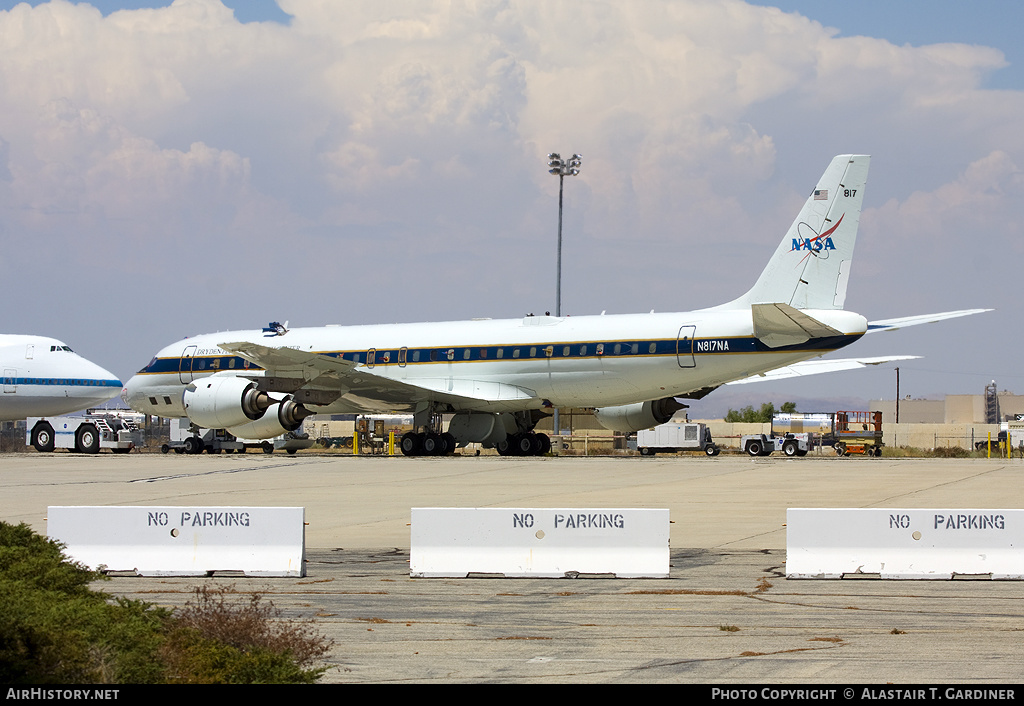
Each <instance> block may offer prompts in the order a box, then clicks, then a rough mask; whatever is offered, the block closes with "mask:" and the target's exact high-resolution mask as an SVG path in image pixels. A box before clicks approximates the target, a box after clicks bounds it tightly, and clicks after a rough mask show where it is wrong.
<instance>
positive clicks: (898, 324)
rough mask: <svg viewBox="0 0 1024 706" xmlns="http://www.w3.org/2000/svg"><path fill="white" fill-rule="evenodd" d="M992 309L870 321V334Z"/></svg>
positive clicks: (962, 310)
mask: <svg viewBox="0 0 1024 706" xmlns="http://www.w3.org/2000/svg"><path fill="white" fill-rule="evenodd" d="M986 311H992V309H961V310H960V311H944V312H942V313H941V314H921V315H920V316H903V317H901V318H898V319H884V320H882V321H869V322H868V333H876V332H878V331H895V330H897V329H901V328H904V327H906V326H917V325H918V324H930V323H934V322H936V321H944V320H946V319H955V318H957V317H958V316H970V315H971V314H981V313H984V312H986Z"/></svg>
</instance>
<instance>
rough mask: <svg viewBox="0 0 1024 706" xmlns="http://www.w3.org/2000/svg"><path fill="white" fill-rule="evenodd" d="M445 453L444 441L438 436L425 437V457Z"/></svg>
mask: <svg viewBox="0 0 1024 706" xmlns="http://www.w3.org/2000/svg"><path fill="white" fill-rule="evenodd" d="M443 453H444V441H443V440H442V439H441V437H440V436H439V435H438V434H426V435H425V436H424V437H423V454H424V455H425V456H440V455H441V454H443Z"/></svg>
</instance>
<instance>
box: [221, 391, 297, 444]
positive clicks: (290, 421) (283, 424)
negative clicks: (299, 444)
mask: <svg viewBox="0 0 1024 706" xmlns="http://www.w3.org/2000/svg"><path fill="white" fill-rule="evenodd" d="M311 414H312V412H310V411H309V410H308V409H306V408H305V407H303V406H302V405H301V404H299V403H298V402H296V401H295V400H293V399H292V398H290V397H289V398H287V399H285V400H284V401H283V402H274V403H273V404H271V405H270V407H269V408H268V409H267V413H266V414H264V415H263V416H262V417H261V418H259V419H257V420H255V421H252V422H248V423H247V424H239V425H238V426H233V427H228V428H227V430H228V431H229V432H231V433H232V434H234V435H235V436H236V437H238V438H239V439H272V438H274V437H275V436H280V435H281V434H284V433H285V432H288V431H295V430H296V429H298V428H299V427H301V426H302V420H303V419H305V418H306V417H308V416H309V415H311Z"/></svg>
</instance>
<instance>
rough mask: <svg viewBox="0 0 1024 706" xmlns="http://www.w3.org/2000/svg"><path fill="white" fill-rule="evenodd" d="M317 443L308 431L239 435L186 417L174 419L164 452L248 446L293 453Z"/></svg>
mask: <svg viewBox="0 0 1024 706" xmlns="http://www.w3.org/2000/svg"><path fill="white" fill-rule="evenodd" d="M313 444H314V441H313V439H311V438H310V437H309V435H308V434H303V433H301V432H299V433H296V432H287V433H285V434H282V435H281V436H276V437H274V438H273V439H239V438H237V437H235V436H234V435H232V434H230V433H228V432H227V431H225V430H224V429H203V428H201V427H196V426H195V425H193V424H192V422H191V421H189V420H188V419H186V418H182V419H172V420H171V431H170V439H169V440H168V442H167V443H165V444H163V445H162V446H161V447H160V450H161V451H162V452H164V453H170V452H171V451H174V452H175V453H179V454H181V453H185V454H201V453H202V452H203V451H205V452H207V453H211V454H219V453H221V452H222V451H223V452H224V453H229V454H230V453H236V452H237V453H240V454H241V453H245V452H246V451H247V450H248V449H260V450H262V451H263V453H266V454H272V453H274V451H275V450H283V451H287V452H288V453H290V454H293V453H295V452H296V451H298V450H299V449H307V448H309V447H310V446H312V445H313Z"/></svg>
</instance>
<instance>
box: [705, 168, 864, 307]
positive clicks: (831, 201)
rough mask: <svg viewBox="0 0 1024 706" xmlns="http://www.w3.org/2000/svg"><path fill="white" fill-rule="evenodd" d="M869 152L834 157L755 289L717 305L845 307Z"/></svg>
mask: <svg viewBox="0 0 1024 706" xmlns="http://www.w3.org/2000/svg"><path fill="white" fill-rule="evenodd" d="M870 160H871V158H870V157H869V156H868V155H852V154H844V155H839V156H838V157H836V158H834V159H833V160H832V163H831V164H829V165H828V169H826V170H825V173H824V174H822V176H821V179H819V180H818V184H817V186H815V187H814V189H813V190H812V191H811V194H810V195H809V196H808V197H807V201H806V202H805V203H804V206H803V208H802V209H801V210H800V214H799V215H798V216H797V217H796V220H795V221H793V225H792V226H790V228H789V231H787V233H786V236H785V237H784V238H783V239H782V242H781V243H780V244H779V247H778V249H777V250H776V251H775V254H774V255H773V256H772V259H771V260H769V261H768V265H767V266H766V267H765V268H764V271H763V272H762V273H761V276H760V277H759V278H758V280H757V283H756V284H754V286H753V288H751V290H750V291H749V292H747V293H746V294H744V295H743V296H742V297H740V298H739V299H736V300H735V301H732V302H730V303H729V304H726V305H724V306H723V307H716V308H729V309H736V308H744V307H747V306H751V305H753V304H788V305H789V306H791V307H794V308H796V309H842V308H843V303H844V302H845V300H846V285H847V282H848V281H849V278H850V266H851V265H852V263H853V248H854V245H856V242H857V227H858V225H859V223H860V210H861V204H862V202H863V200H864V185H865V183H866V182H867V176H868V165H869V162H870Z"/></svg>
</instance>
